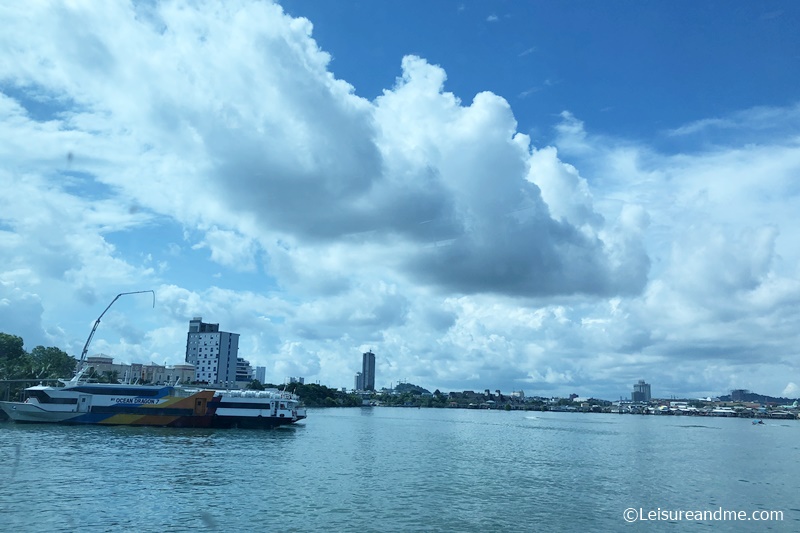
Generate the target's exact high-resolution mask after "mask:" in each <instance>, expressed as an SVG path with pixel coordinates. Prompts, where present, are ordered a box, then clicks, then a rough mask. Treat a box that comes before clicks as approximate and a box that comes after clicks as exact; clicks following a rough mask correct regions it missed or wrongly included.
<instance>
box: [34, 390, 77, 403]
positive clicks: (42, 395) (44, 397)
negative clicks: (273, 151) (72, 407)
mask: <svg viewBox="0 0 800 533" xmlns="http://www.w3.org/2000/svg"><path fill="white" fill-rule="evenodd" d="M26 394H27V397H28V398H36V399H37V400H39V403H58V404H76V403H78V400H77V399H76V398H52V397H50V395H49V394H47V393H46V392H45V391H43V390H32V391H27V393H26Z"/></svg>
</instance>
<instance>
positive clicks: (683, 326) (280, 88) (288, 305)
mask: <svg viewBox="0 0 800 533" xmlns="http://www.w3.org/2000/svg"><path fill="white" fill-rule="evenodd" d="M799 14H800V8H798V7H797V6H796V4H795V3H794V2H770V3H754V2H671V3H657V2H615V3H598V2H570V3H566V2H558V3H556V2H500V1H485V2H420V1H403V2H400V1H387V2H366V1H361V2H358V1H349V2H345V1H342V2H322V1H316V2H298V1H294V0H292V1H287V2H283V3H279V4H273V3H270V2H251V1H246V0H241V1H235V2H229V3H226V4H224V5H218V4H216V3H204V2H199V3H180V2H142V3H135V4H125V3H114V4H110V3H109V4H102V6H101V7H98V5H97V4H95V3H90V2H86V3H81V2H77V3H74V4H69V5H66V4H63V3H60V2H52V3H47V2H46V3H42V4H36V5H18V6H17V5H14V6H4V7H2V8H0V22H2V23H3V27H4V28H9V30H8V31H5V32H3V35H2V36H0V50H2V51H3V53H2V54H0V117H2V120H0V138H2V139H3V140H4V142H3V143H0V161H3V163H2V165H0V185H2V186H3V190H5V191H7V194H5V195H3V197H2V198H0V257H2V258H3V261H2V264H0V331H4V332H7V333H13V334H17V335H20V336H22V337H23V338H24V339H25V343H26V347H27V348H28V349H31V348H33V347H34V346H36V345H38V344H43V345H46V346H58V347H60V348H62V349H64V350H66V351H67V352H69V353H71V354H75V355H78V354H80V351H81V348H82V347H83V343H84V342H85V339H86V336H87V335H88V333H89V331H90V329H91V326H92V324H93V322H94V320H95V319H96V317H97V315H98V314H99V313H100V312H101V311H102V310H103V309H104V308H105V306H106V305H107V304H108V302H110V301H111V299H112V298H113V297H114V296H115V295H116V294H117V293H119V292H125V291H135V290H144V289H153V290H155V292H156V305H155V308H152V306H151V301H150V300H149V298H148V297H146V296H131V297H126V298H123V299H121V300H120V301H118V302H117V303H116V304H115V305H114V307H113V308H112V309H111V310H110V311H109V313H108V314H107V315H106V316H105V317H104V319H103V322H102V324H101V326H100V328H99V330H98V333H97V334H96V336H95V339H94V341H93V345H92V347H91V348H90V350H89V353H90V354H92V353H101V352H102V353H106V354H108V355H112V356H114V357H115V358H116V359H117V360H119V361H123V362H149V361H154V362H158V363H164V362H166V363H168V364H175V363H180V362H182V361H183V354H184V349H185V339H186V329H187V326H188V321H189V320H190V319H191V318H192V317H193V316H202V317H203V318H204V320H206V321H210V322H218V323H219V324H220V327H221V328H222V329H223V330H226V331H234V332H238V333H240V334H241V341H240V350H241V355H242V356H244V357H246V358H247V359H249V360H250V361H251V362H252V363H253V364H254V365H259V366H266V367H267V376H268V379H270V380H272V381H283V380H284V379H285V378H286V377H288V376H304V377H305V378H306V379H307V380H309V381H320V382H321V383H324V384H327V385H331V386H336V387H341V386H347V387H350V386H352V382H353V375H354V373H355V372H356V371H357V370H358V369H359V364H360V354H361V352H362V351H365V350H366V349H372V350H373V351H374V352H375V353H376V354H377V374H378V375H377V379H376V384H377V385H378V386H379V387H380V386H388V385H390V384H391V383H396V382H398V381H399V380H401V379H404V380H408V381H411V382H414V383H417V384H420V385H422V386H425V387H428V388H431V389H433V388H440V389H442V390H461V389H479V390H480V389H484V388H490V389H493V390H494V389H497V388H500V389H501V390H504V391H511V390H525V391H526V393H528V394H538V395H546V396H549V395H566V394H569V393H572V392H574V393H577V394H579V395H581V396H597V397H603V398H609V399H614V398H618V397H620V396H623V395H628V394H629V392H630V390H631V388H632V384H633V383H634V382H636V381H637V380H639V379H645V380H647V381H648V382H650V383H652V385H653V393H654V395H656V396H665V397H667V396H707V395H716V394H723V393H726V392H727V391H728V390H730V389H731V388H748V389H751V390H754V391H758V392H761V393H764V394H772V395H787V396H790V397H798V396H800V387H798V385H797V384H798V383H800V365H798V363H797V361H798V358H797V355H798V353H797V343H796V332H797V331H798V325H800V247H798V244H800V233H798V229H797V228H796V226H797V224H796V219H797V215H796V213H797V212H800V199H799V198H798V192H800V187H798V178H800V104H799V103H798V96H797V87H798V86H800V84H799V83H798V81H800V80H798V76H800V68H798V67H799V66H800V65H798V63H799V62H800V46H799V43H800V38H798V36H797V32H796V28H797V26H798V22H799V20H798V18H800V17H798V15H799Z"/></svg>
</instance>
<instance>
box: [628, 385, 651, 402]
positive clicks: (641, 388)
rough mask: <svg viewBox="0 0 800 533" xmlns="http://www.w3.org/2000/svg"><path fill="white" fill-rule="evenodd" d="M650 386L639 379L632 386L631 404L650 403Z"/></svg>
mask: <svg viewBox="0 0 800 533" xmlns="http://www.w3.org/2000/svg"><path fill="white" fill-rule="evenodd" d="M650 398H651V396H650V384H649V383H645V381H644V380H643V379H640V380H639V382H638V383H635V384H634V385H633V392H632V393H631V401H632V402H649V401H650Z"/></svg>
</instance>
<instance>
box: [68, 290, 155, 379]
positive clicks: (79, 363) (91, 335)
mask: <svg viewBox="0 0 800 533" xmlns="http://www.w3.org/2000/svg"><path fill="white" fill-rule="evenodd" d="M145 292H151V293H153V307H155V306H156V293H155V291H153V290H149V291H133V292H121V293H119V294H117V295H116V296H115V297H114V299H113V300H111V303H110V304H108V307H106V308H105V311H103V312H102V313H100V316H99V317H97V320H96V321H95V323H94V327H93V328H92V332H91V333H89V338H88V339H86V344H84V345H83V351H82V352H81V358H80V361H78V370H79V371H80V369H81V368H82V367H83V363H84V361H85V360H86V352H88V351H89V343H90V342H92V337H94V332H95V331H97V326H99V325H100V319H101V318H103V315H104V314H106V311H108V310H109V309H111V306H112V305H114V302H116V301H117V300H118V299H119V297H120V296H126V295H128V294H142V293H145Z"/></svg>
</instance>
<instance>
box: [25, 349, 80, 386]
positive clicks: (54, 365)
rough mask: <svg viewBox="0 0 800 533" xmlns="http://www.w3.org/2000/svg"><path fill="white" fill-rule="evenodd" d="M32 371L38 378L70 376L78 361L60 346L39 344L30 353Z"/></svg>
mask: <svg viewBox="0 0 800 533" xmlns="http://www.w3.org/2000/svg"><path fill="white" fill-rule="evenodd" d="M30 364H31V371H32V373H33V374H34V376H35V377H37V378H68V377H72V374H73V373H74V372H75V365H76V364H77V361H76V360H75V358H74V357H72V356H70V355H67V353H66V352H65V351H64V350H61V349H59V348H55V347H50V348H45V347H44V346H37V347H36V348H34V349H33V350H31V354H30Z"/></svg>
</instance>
